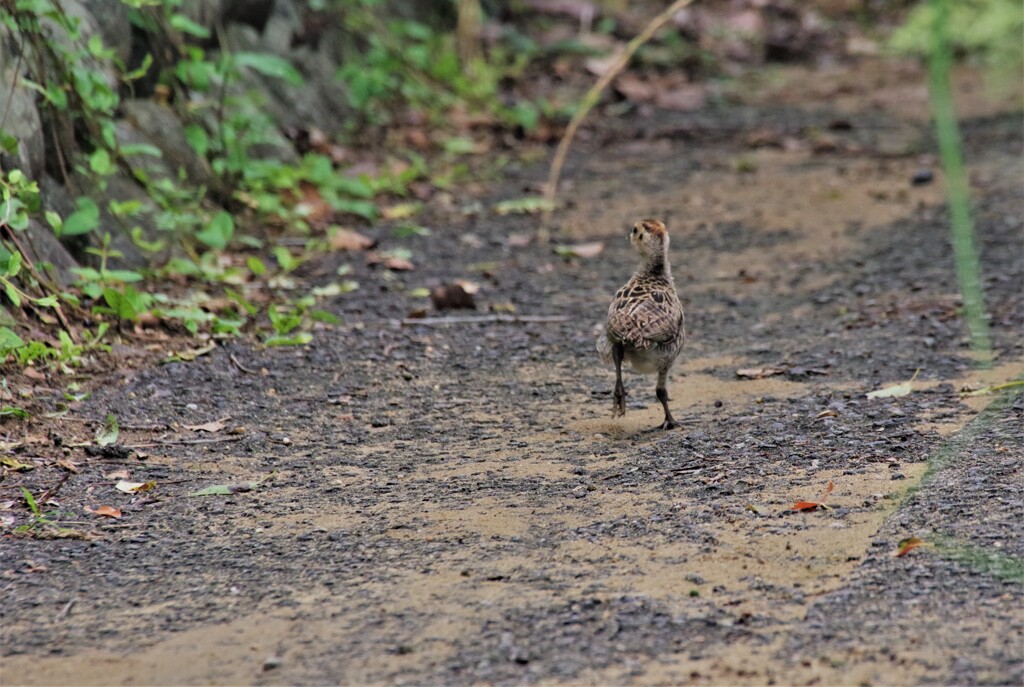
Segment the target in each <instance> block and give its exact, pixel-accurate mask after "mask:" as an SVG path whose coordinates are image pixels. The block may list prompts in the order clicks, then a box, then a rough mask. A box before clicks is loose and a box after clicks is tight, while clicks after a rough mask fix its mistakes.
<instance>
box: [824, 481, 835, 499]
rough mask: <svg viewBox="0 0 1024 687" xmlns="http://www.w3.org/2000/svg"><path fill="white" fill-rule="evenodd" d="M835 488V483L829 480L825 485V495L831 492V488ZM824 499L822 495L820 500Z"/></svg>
mask: <svg viewBox="0 0 1024 687" xmlns="http://www.w3.org/2000/svg"><path fill="white" fill-rule="evenodd" d="M835 488H836V485H835V484H833V483H832V482H831V481H830V482H829V483H828V486H827V487H825V496H828V495H829V494H831V493H832V490H833V489H835ZM824 500H825V499H824V497H822V501H824Z"/></svg>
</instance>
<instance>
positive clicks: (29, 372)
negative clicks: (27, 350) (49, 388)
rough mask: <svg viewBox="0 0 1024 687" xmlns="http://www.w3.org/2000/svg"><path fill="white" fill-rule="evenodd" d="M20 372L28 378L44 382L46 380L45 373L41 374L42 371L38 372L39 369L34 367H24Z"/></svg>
mask: <svg viewBox="0 0 1024 687" xmlns="http://www.w3.org/2000/svg"><path fill="white" fill-rule="evenodd" d="M22 374H24V375H25V376H26V377H28V378H29V379H34V380H36V381H37V382H45V381H46V375H45V374H43V373H42V372H40V371H39V370H37V369H36V368H34V367H26V368H25V369H24V370H23V371H22Z"/></svg>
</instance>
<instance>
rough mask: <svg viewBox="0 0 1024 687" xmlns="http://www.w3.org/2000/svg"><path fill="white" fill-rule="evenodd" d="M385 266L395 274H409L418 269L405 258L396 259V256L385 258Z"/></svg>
mask: <svg viewBox="0 0 1024 687" xmlns="http://www.w3.org/2000/svg"><path fill="white" fill-rule="evenodd" d="M383 265H384V267H387V268H388V269H389V270H394V271H395V272H408V271H410V270H414V269H416V266H415V265H413V264H412V262H411V261H409V260H406V259H405V258H396V257H394V256H389V257H387V258H384V262H383Z"/></svg>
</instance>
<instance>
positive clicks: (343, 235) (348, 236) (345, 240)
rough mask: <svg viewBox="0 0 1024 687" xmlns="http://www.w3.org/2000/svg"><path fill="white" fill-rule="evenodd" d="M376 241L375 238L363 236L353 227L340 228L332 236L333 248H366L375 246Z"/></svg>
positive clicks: (351, 249) (352, 249) (353, 249)
mask: <svg viewBox="0 0 1024 687" xmlns="http://www.w3.org/2000/svg"><path fill="white" fill-rule="evenodd" d="M376 243H377V242H376V241H374V240H373V239H371V238H369V237H367V236H363V235H362V234H360V233H359V232H358V231H353V230H352V229H339V230H338V231H337V232H336V233H335V234H334V235H333V236H331V238H330V244H331V249H332V250H342V251H344V250H350V251H355V250H366V249H367V248H371V247H373V246H374V245H375V244H376Z"/></svg>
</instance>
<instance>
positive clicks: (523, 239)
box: [505, 234, 533, 248]
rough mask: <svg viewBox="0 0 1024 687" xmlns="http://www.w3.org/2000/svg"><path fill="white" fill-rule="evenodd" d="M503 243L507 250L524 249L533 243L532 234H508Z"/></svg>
mask: <svg viewBox="0 0 1024 687" xmlns="http://www.w3.org/2000/svg"><path fill="white" fill-rule="evenodd" d="M505 243H507V244H508V247H509V248H526V247H527V246H529V245H530V244H531V243H533V234H509V235H508V238H506V239H505Z"/></svg>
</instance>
